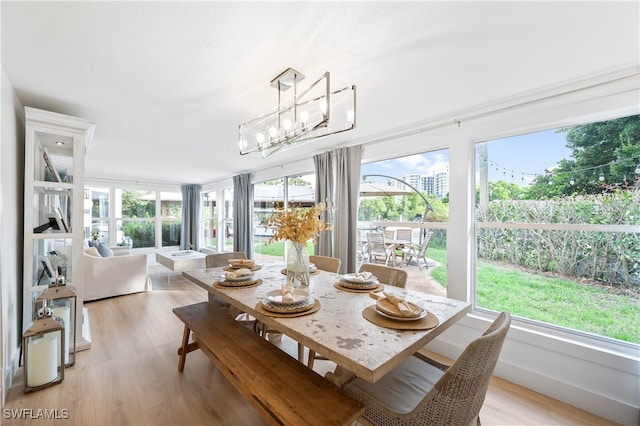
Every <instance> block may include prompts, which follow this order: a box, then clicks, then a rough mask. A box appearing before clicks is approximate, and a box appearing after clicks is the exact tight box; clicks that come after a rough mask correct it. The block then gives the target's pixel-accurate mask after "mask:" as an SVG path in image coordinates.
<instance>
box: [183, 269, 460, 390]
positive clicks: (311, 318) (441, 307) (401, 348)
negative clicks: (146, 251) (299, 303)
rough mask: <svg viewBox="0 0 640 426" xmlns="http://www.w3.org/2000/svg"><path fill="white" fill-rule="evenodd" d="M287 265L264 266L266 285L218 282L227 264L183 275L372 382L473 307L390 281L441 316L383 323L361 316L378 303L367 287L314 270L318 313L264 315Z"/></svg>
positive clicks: (257, 273) (313, 289)
mask: <svg viewBox="0 0 640 426" xmlns="http://www.w3.org/2000/svg"><path fill="white" fill-rule="evenodd" d="M283 267H284V264H283V263H282V262H274V263H268V264H264V265H262V268H261V269H259V270H257V271H255V275H254V279H258V278H260V279H262V281H263V282H262V284H261V285H258V286H254V287H248V288H221V287H220V286H214V283H216V282H217V281H219V280H220V279H221V276H222V275H223V274H224V271H223V269H222V268H211V269H196V270H191V271H184V272H183V273H182V275H183V276H184V277H185V278H187V279H188V280H190V281H192V282H193V283H195V284H197V285H198V286H200V287H202V288H203V289H205V290H207V291H208V292H210V293H213V294H215V295H216V296H218V297H219V298H221V299H223V300H225V301H226V302H228V303H230V304H231V305H233V306H234V307H236V308H238V309H240V310H241V311H243V312H246V313H248V314H250V315H252V316H254V317H255V318H257V319H258V320H260V321H262V322H264V323H265V324H267V326H268V327H269V328H270V329H276V330H278V331H281V332H282V333H284V334H286V335H287V336H289V337H291V338H292V339H294V340H296V341H297V342H299V343H301V344H303V345H304V346H307V347H308V348H309V349H312V350H314V351H315V352H316V353H319V354H322V355H323V356H325V357H327V358H328V359H330V360H332V361H333V362H335V363H336V364H337V365H338V366H340V367H343V368H345V369H347V370H349V371H351V372H353V373H355V374H356V375H358V376H359V377H361V378H362V379H364V380H366V381H369V382H371V383H373V382H375V381H377V380H378V379H380V378H381V377H382V376H384V375H385V374H386V373H388V372H389V371H391V370H392V369H393V368H395V367H397V366H398V365H399V364H401V363H402V362H403V361H404V360H405V359H406V358H408V357H409V356H411V355H412V354H413V353H415V352H416V351H418V350H419V349H420V348H422V347H423V346H424V345H425V344H426V343H427V342H429V341H431V340H433V339H434V338H435V337H436V336H438V335H439V334H440V333H442V332H443V331H444V330H446V329H447V328H448V327H450V326H451V325H452V324H454V323H455V322H456V321H458V320H459V319H460V318H463V317H464V316H465V315H466V314H467V312H469V311H470V310H471V305H470V304H469V303H467V302H462V301H459V300H455V299H449V298H445V297H440V296H435V295H431V294H426V293H420V292H416V291H411V290H407V289H403V288H398V287H393V286H389V285H387V286H385V291H387V292H389V293H393V294H396V295H398V296H402V297H405V298H406V300H407V301H410V302H412V303H414V304H416V305H418V306H421V307H423V308H425V309H426V310H427V311H428V312H430V313H433V314H434V315H435V316H436V317H437V318H438V322H439V324H438V325H437V326H436V327H435V328H432V329H429V330H411V331H408V330H396V329H390V328H385V327H381V326H378V325H375V324H373V323H371V322H369V321H368V320H366V319H365V318H364V317H363V315H362V311H363V310H364V309H365V308H367V307H368V306H370V305H374V304H375V303H376V301H375V300H374V299H373V298H371V297H370V296H369V294H368V293H367V292H364V293H354V292H349V291H343V290H341V289H339V288H336V287H335V286H334V285H333V284H334V283H336V282H338V281H339V280H340V277H341V275H340V274H335V273H329V272H325V271H321V272H320V273H319V274H314V275H311V283H310V286H309V291H310V293H311V295H312V296H313V297H314V298H315V299H316V300H317V301H319V302H320V309H319V310H318V311H317V312H314V313H311V314H309V315H303V316H297V317H292V318H277V317H273V316H269V315H265V314H263V313H262V312H260V311H258V310H257V309H256V305H258V303H259V302H260V301H261V300H262V299H263V298H264V296H265V294H266V293H267V292H269V291H271V290H276V289H280V288H281V287H282V285H283V284H284V282H285V279H286V277H285V276H284V275H283V274H282V273H281V270H282V268H283Z"/></svg>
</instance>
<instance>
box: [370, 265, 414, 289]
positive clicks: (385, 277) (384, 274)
mask: <svg viewBox="0 0 640 426" xmlns="http://www.w3.org/2000/svg"><path fill="white" fill-rule="evenodd" d="M358 272H371V273H372V274H373V275H375V276H376V278H378V281H380V282H381V283H383V284H388V285H392V286H394V287H402V288H404V287H406V286H407V278H408V277H409V275H408V274H407V271H404V270H402V269H398V268H392V267H390V266H382V265H374V264H372V263H363V264H362V265H360V269H359V270H358Z"/></svg>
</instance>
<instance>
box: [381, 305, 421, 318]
mask: <svg viewBox="0 0 640 426" xmlns="http://www.w3.org/2000/svg"><path fill="white" fill-rule="evenodd" d="M376 312H377V313H378V314H379V315H382V316H383V317H386V318H389V319H392V320H396V321H416V320H419V319H422V318H424V317H426V316H427V310H426V309H423V310H422V312H420V315H418V316H417V317H397V316H395V315H389V314H387V313H384V312H382V311H381V310H380V309H378V307H376Z"/></svg>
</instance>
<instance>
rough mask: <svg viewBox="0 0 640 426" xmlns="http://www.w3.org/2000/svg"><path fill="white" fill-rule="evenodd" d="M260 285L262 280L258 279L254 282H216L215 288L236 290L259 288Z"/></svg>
mask: <svg viewBox="0 0 640 426" xmlns="http://www.w3.org/2000/svg"><path fill="white" fill-rule="evenodd" d="M260 284H262V278H258V279H257V280H253V281H237V282H231V281H216V282H215V283H213V286H214V287H215V288H224V289H230V288H231V289H234V288H250V287H257V286H259V285H260Z"/></svg>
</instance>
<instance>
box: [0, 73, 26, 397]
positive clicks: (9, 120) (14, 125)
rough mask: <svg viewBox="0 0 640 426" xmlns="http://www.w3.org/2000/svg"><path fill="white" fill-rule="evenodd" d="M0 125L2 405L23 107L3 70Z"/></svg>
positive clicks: (15, 302) (11, 332) (17, 250)
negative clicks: (0, 120)
mask: <svg viewBox="0 0 640 426" xmlns="http://www.w3.org/2000/svg"><path fill="white" fill-rule="evenodd" d="M1 97H2V115H1V117H2V122H1V126H0V130H1V136H0V137H1V138H2V139H1V140H0V142H1V143H0V174H1V176H2V177H1V180H0V285H1V287H0V299H1V303H2V313H1V324H2V343H1V344H2V406H4V402H5V397H6V392H7V390H8V389H9V387H10V386H11V381H12V379H13V376H14V375H15V373H16V370H17V368H18V363H19V357H20V341H21V339H22V330H21V327H20V318H21V317H22V290H21V289H22V252H23V250H22V239H23V238H22V237H23V232H22V223H23V220H22V210H23V207H22V206H24V202H23V199H22V198H23V188H24V108H23V106H22V104H21V103H20V101H19V100H18V99H17V97H16V95H15V92H14V90H13V86H12V85H11V82H10V81H9V80H8V78H7V77H6V75H5V73H4V69H3V70H2V91H1Z"/></svg>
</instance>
